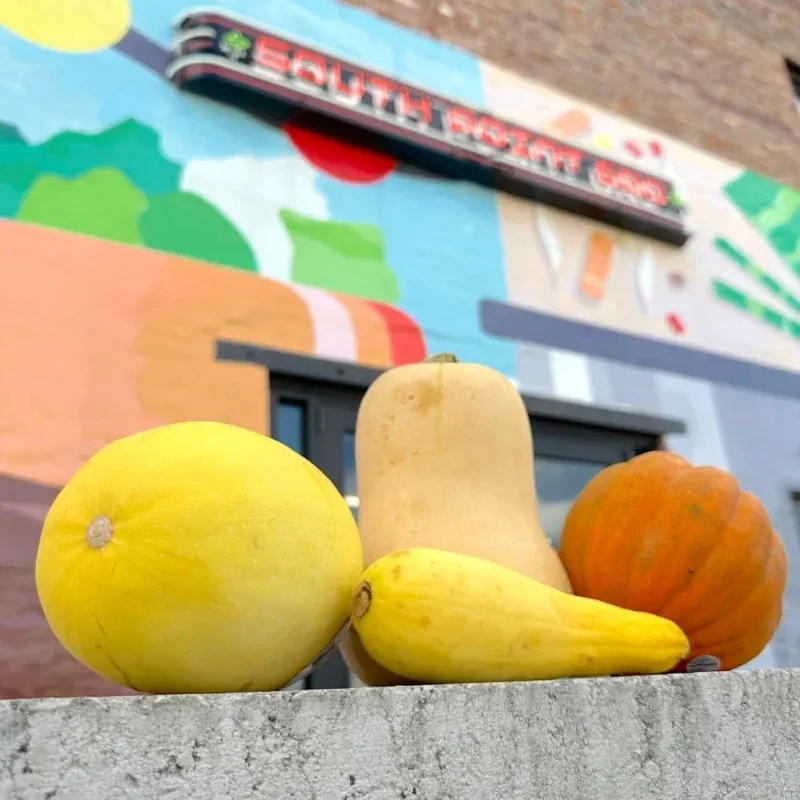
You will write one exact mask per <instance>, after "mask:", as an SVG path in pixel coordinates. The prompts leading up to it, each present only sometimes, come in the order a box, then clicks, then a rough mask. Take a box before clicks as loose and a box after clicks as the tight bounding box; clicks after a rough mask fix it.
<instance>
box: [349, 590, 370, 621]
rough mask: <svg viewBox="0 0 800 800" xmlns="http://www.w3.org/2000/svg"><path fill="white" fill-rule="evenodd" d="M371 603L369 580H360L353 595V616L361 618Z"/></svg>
mask: <svg viewBox="0 0 800 800" xmlns="http://www.w3.org/2000/svg"><path fill="white" fill-rule="evenodd" d="M371 603H372V587H371V586H370V585H369V581H362V582H361V584H360V585H359V587H358V589H356V592H355V595H353V616H354V617H355V618H356V619H361V617H363V616H364V614H366V613H367V611H369V607H370V604H371Z"/></svg>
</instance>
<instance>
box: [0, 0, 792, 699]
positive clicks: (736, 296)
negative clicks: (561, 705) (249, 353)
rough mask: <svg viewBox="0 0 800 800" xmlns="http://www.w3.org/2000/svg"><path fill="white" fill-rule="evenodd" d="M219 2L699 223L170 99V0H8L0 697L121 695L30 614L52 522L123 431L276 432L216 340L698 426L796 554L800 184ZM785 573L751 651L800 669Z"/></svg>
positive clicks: (357, 36)
mask: <svg viewBox="0 0 800 800" xmlns="http://www.w3.org/2000/svg"><path fill="white" fill-rule="evenodd" d="M216 5H217V6H219V7H224V8H225V9H227V10H230V11H233V12H235V13H237V14H241V15H245V16H249V17H252V18H254V19H257V20H258V21H259V22H260V23H261V24H262V25H264V26H268V27H273V28H274V29H275V30H276V31H278V32H280V33H283V34H285V35H287V36H290V37H293V38H296V39H300V40H305V41H308V42H309V43H311V44H316V45H318V46H320V47H323V48H324V49H327V50H328V51H332V52H334V53H336V54H337V55H340V56H342V57H345V58H350V59H352V60H354V61H358V62H361V63H364V64H365V65H368V66H370V67H372V68H374V69H376V70H378V71H380V72H383V73H384V74H391V75H395V76H397V77H398V78H400V79H402V80H405V81H407V82H409V83H412V84H417V85H420V86H424V87H425V88H427V89H429V90H431V91H434V92H437V93H439V94H442V95H445V96H449V97H451V98H453V99H455V100H460V101H462V102H464V103H466V104H468V105H471V106H475V107H485V108H487V109H488V110H489V111H492V112H495V113H497V114H499V115H503V116H505V117H507V118H510V119H513V120H515V121H517V122H519V123H522V124H527V125H530V126H532V127H535V128H538V129H540V130H543V131H545V132H549V133H551V134H553V135H556V136H559V137H560V138H562V139H567V140H570V141H574V142H575V143H578V144H580V145H581V146H584V147H588V148H590V149H595V150H598V151H601V152H607V153H609V154H611V155H613V156H615V157H616V158H618V159H620V160H627V161H630V162H631V163H635V164H637V165H638V166H640V167H642V168H645V169H648V170H651V171H655V172H659V173H664V174H666V175H668V176H669V177H671V178H672V179H673V180H674V181H675V182H676V184H677V185H678V187H679V189H680V192H681V195H682V197H683V198H684V199H685V201H686V202H687V203H688V206H689V208H690V210H691V214H690V218H689V225H690V227H691V228H692V230H693V231H694V235H693V236H692V238H691V240H690V242H689V244H687V245H686V246H685V247H684V248H680V249H678V248H674V247H671V246H669V245H663V244H659V243H653V242H651V241H649V240H645V239H642V238H640V237H637V236H634V235H633V234H629V233H625V232H622V231H619V230H616V229H612V228H608V227H606V226H603V225H601V224H599V223H594V222H589V221H586V220H583V219H578V218H576V217H574V216H571V215H568V214H565V213H562V212H559V211H555V210H553V209H550V208H545V207H541V206H537V205H534V204H532V203H529V202H527V201H523V200H519V199H515V198H511V197H508V196H502V195H498V194H495V193H493V192H490V191H488V190H486V189H483V188H480V187H477V186H473V185H467V184H464V183H460V182H457V181H452V180H446V179H442V178H441V177H436V176H432V175H430V174H426V173H423V172H422V171H420V170H417V169H413V168H411V167H409V166H408V165H404V164H402V163H398V162H397V161H396V160H395V159H394V158H392V157H391V156H389V155H387V154H386V153H383V152H381V151H380V150H379V149H375V148H371V147H369V146H368V145H363V144H359V145H356V144H354V143H353V141H352V140H351V139H349V138H347V137H346V136H343V135H338V134H337V132H336V130H335V129H326V130H324V131H323V130H320V129H319V128H318V126H317V125H316V124H315V123H314V122H313V121H312V120H311V119H310V118H308V117H305V116H304V115H303V114H302V113H293V114H288V115H286V117H285V118H283V119H281V120H280V121H278V122H275V121H274V120H273V121H271V122H270V123H267V122H265V121H264V120H262V119H258V118H256V117H255V116H251V115H249V114H247V113H245V112H243V111H238V110H236V109H233V108H230V107H226V106H223V105H221V104H218V103H214V102H212V101H211V100H207V99H203V98H200V97H198V96H194V95H189V94H184V93H181V92H179V91H178V90H177V89H176V88H175V87H174V86H172V85H171V84H170V83H168V82H167V81H166V80H165V78H164V77H163V71H164V67H165V65H166V62H167V59H168V55H169V47H170V44H171V41H172V37H173V30H172V27H171V23H172V21H173V19H174V18H175V17H176V16H177V15H178V14H179V13H180V12H181V11H184V10H186V5H185V3H184V1H183V0H158V1H157V2H156V0H75V1H74V2H72V3H70V4H62V3H56V2H46V0H41V1H40V2H38V3H35V4H31V3H29V2H26V1H25V0H6V2H5V3H3V4H2V6H1V7H0V25H1V26H2V29H0V53H2V56H3V63H4V69H3V70H2V72H0V246H1V247H2V250H1V251H0V252H1V253H2V256H1V257H0V280H2V284H1V288H0V368H1V369H2V375H3V391H2V392H0V605H2V607H3V608H4V609H13V610H14V611H13V613H11V614H5V615H4V617H3V619H2V620H0V695H2V696H15V695H19V694H61V693H67V694H74V693H84V694H92V693H97V692H102V693H105V692H109V691H116V689H112V687H109V686H108V685H107V684H105V683H104V682H102V681H99V680H98V679H95V678H94V677H93V676H91V675H89V674H88V673H85V672H84V671H82V670H81V669H80V668H78V667H77V666H76V665H75V664H74V663H73V662H72V661H71V659H69V657H68V656H66V655H65V654H63V653H62V652H61V651H60V649H59V648H58V646H57V645H56V644H55V642H54V641H53V640H52V639H51V638H50V636H49V632H48V631H47V630H46V628H45V627H44V626H43V623H42V620H41V617H40V614H39V611H38V604H37V601H36V597H35V593H34V592H33V584H32V570H31V566H32V563H33V557H34V553H35V549H36V541H37V537H38V532H39V527H40V524H41V520H42V518H43V516H44V513H45V512H46V510H47V507H48V506H49V503H50V502H51V500H52V498H53V497H54V495H55V492H56V491H57V490H58V487H60V486H61V485H63V483H64V482H65V481H66V480H67V479H68V478H69V476H70V475H71V474H72V472H73V471H74V470H75V469H76V468H77V466H78V465H79V464H80V463H81V462H82V461H83V460H84V459H86V458H87V457H88V456H89V455H90V454H91V453H93V452H94V451H95V450H96V449H97V448H98V447H100V446H102V445H103V444H104V443H106V442H108V441H110V440H112V439H114V438H116V437H118V436H121V435H125V434H127V433H130V432H132V431H135V430H139V429H142V428H144V427H149V426H153V425H158V424H162V423H166V422H171V421H175V420H180V419H189V418H212V419H219V420H223V421H229V422H233V423H236V424H239V425H244V426H247V427H249V428H252V429H255V430H260V431H265V432H266V431H268V426H269V420H268V398H267V387H266V386H265V382H264V376H263V371H262V370H261V369H260V368H256V367H251V366H247V365H242V364H231V363H226V362H221V361H218V360H217V359H216V343H217V342H218V341H220V340H228V341H240V342H247V343H251V344H257V345H260V346H262V347H271V348H277V349H282V350H288V351H291V352H295V353H301V354H305V355H315V356H320V357H324V358H329V359H338V360H342V361H347V362H354V363H361V364H366V365H373V366H389V365H392V364H400V363H405V362H408V361H414V360H417V359H419V358H420V357H422V356H423V355H424V354H425V353H426V352H428V351H436V350H441V349H447V350H454V351H456V352H458V354H459V355H460V357H461V358H462V359H463V360H476V361H480V362H483V363H485V364H489V365H491V366H493V367H495V368H497V369H499V370H501V371H503V372H504V373H505V374H507V375H509V377H511V378H513V379H514V380H516V382H517V383H518V385H520V387H521V388H522V389H523V390H525V391H529V392H533V393H542V394H547V395H551V396H558V397H565V398H570V399H578V400H582V401H585V402H595V403H601V404H604V405H619V406H626V407H631V408H637V409H640V410H650V411H656V412H658V413H662V414H667V415H670V416H675V417H678V418H681V419H684V420H686V422H687V424H688V426H689V431H688V434H687V435H686V436H680V437H674V438H673V439H672V440H671V442H670V444H671V446H673V447H674V448H675V449H677V450H679V451H680V452H682V453H684V454H685V455H687V456H688V457H690V458H693V459H695V460H697V461H701V462H704V463H712V464H717V465H719V466H723V467H726V468H728V469H731V470H732V471H734V472H735V473H736V474H737V476H738V477H739V478H740V480H742V482H743V483H744V484H745V486H746V487H747V488H750V489H752V490H754V491H756V492H757V493H758V494H759V495H760V496H761V497H762V498H763V499H764V500H765V502H766V503H767V505H768V507H769V509H770V513H771V515H772V517H773V521H774V522H775V524H776V525H777V527H778V528H779V530H781V532H782V533H783V535H784V538H785V539H786V541H787V550H788V552H789V556H790V558H791V559H792V560H793V562H794V563H797V555H798V553H797V546H796V540H797V531H796V529H795V527H794V524H795V523H794V522H793V521H792V518H791V508H790V503H789V492H790V490H792V489H800V192H798V191H796V190H793V189H791V188H788V187H785V186H781V185H779V184H776V183H774V182H772V181H769V180H767V179H765V178H762V177H760V176H758V175H754V174H752V173H749V172H747V171H745V170H742V169H741V168H739V167H737V166H735V165H732V164H728V163H725V162H722V161H720V160H718V159H715V158H712V157H710V156H709V155H707V154H703V153H700V152H698V151H696V150H693V149H691V148H689V147H687V146H685V145H682V144H681V143H679V142H676V141H672V140H668V139H666V138H664V137H661V136H659V135H657V134H656V133H654V132H652V131H648V130H645V129H642V128H640V127H637V126H635V125H633V124H631V123H628V122H626V121H625V120H622V119H619V118H616V117H613V116H611V115H608V114H606V113H605V112H602V111H600V110H598V109H595V108H592V107H590V106H588V105H586V104H581V103H578V102H576V101H575V100H574V99H570V98H568V97H566V96H564V95H561V94H559V93H558V92H556V91H553V90H551V89H549V88H547V87H544V86H540V85H536V84H533V83H531V82H530V81H525V80H523V79H521V78H519V77H518V76H515V75H513V74H510V73H508V72H504V71H502V70H499V69H498V68H496V67H494V66H492V65H489V64H485V63H482V62H480V61H479V60H477V59H476V58H474V57H473V56H471V55H468V54H465V53H462V52H460V51H456V50H454V49H452V48H449V47H447V46H445V45H443V44H441V43H437V42H433V41H429V40H427V39H423V38H421V37H419V36H417V35H416V34H412V33H410V32H407V31H404V30H401V29H398V28H396V27H393V26H391V25H389V24H388V23H385V22H382V21H379V20H378V19H377V18H374V17H372V16H369V15H367V14H365V13H363V12H361V11H359V10H356V9H353V8H350V7H346V6H342V5H338V4H337V3H335V2H333V0H299V1H294V0H271V2H269V3H264V2H258V1H257V0H228V1H227V2H219V3H217V4H216ZM443 311H446V313H443ZM798 583H799V582H798V580H797V579H793V580H792V582H791V585H790V590H789V597H788V604H787V619H788V620H789V622H787V624H786V625H784V627H783V628H782V630H781V632H780V633H779V636H778V637H777V638H776V642H775V645H774V647H773V648H771V649H770V651H769V652H768V653H766V654H765V655H764V657H763V658H762V660H761V661H760V662H759V663H762V664H773V663H782V664H789V663H797V664H800V643H798V640H800V637H798V636H796V635H795V629H794V628H793V626H792V623H791V620H792V619H793V618H794V616H795V612H796V610H797V608H798V605H800V587H799V586H798ZM797 633H800V626H798V630H797ZM19 652H24V653H25V654H26V655H25V659H24V660H22V661H20V658H19Z"/></svg>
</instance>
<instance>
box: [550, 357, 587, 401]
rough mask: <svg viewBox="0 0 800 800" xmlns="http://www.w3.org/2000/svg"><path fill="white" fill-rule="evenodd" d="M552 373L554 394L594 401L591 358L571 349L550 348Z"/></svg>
mask: <svg viewBox="0 0 800 800" xmlns="http://www.w3.org/2000/svg"><path fill="white" fill-rule="evenodd" d="M550 374H551V376H552V379H553V394H555V396H556V397H559V398H561V399H562V400H575V401H577V402H579V403H591V402H593V401H594V392H593V391H592V376H591V372H590V370H589V359H588V357H587V356H584V355H581V354H580V353H573V352H571V351H569V350H556V349H553V348H551V349H550Z"/></svg>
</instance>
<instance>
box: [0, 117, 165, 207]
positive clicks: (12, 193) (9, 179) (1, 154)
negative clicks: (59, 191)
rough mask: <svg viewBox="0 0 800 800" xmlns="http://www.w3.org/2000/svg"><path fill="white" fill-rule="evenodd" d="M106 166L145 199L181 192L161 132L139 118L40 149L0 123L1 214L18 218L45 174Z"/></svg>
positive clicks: (60, 138) (63, 136)
mask: <svg viewBox="0 0 800 800" xmlns="http://www.w3.org/2000/svg"><path fill="white" fill-rule="evenodd" d="M102 167H114V168H115V169H117V170H118V171H119V172H120V173H122V174H123V175H125V176H126V177H127V178H128V180H129V181H130V182H131V183H132V184H133V185H134V186H137V187H138V188H139V190H140V191H141V192H143V193H144V194H146V195H155V194H166V193H167V192H172V191H175V190H177V189H178V183H179V180H180V173H181V166H180V165H179V164H176V163H175V162H173V161H170V160H169V159H168V158H166V157H165V156H164V155H163V153H162V152H161V146H160V141H159V137H158V134H157V133H156V132H155V131H154V130H153V129H152V128H148V127H147V126H146V125H142V124H141V123H139V122H136V121H135V120H130V119H129V120H125V121H124V122H120V123H119V124H118V125H114V126H113V127H111V128H108V129H107V130H105V131H101V132H100V133H96V134H91V133H75V132H72V131H66V132H63V133H59V134H56V135H55V136H53V137H52V138H51V139H48V140H47V141H45V142H43V143H42V144H39V145H31V144H28V143H27V142H26V141H25V140H24V139H23V138H22V137H21V136H20V135H19V133H18V132H17V130H16V129H15V128H12V127H11V126H9V125H0V187H3V188H4V191H3V192H2V193H0V216H8V217H10V216H14V215H15V214H16V212H17V209H18V208H19V204H20V203H21V202H22V198H23V197H24V196H25V194H26V193H27V192H28V190H29V189H30V187H31V186H32V185H33V183H34V182H35V181H36V180H37V178H39V177H40V176H42V175H57V176H60V177H62V178H76V177H78V176H79V175H83V174H84V173H86V172H89V171H91V170H95V169H99V168H102Z"/></svg>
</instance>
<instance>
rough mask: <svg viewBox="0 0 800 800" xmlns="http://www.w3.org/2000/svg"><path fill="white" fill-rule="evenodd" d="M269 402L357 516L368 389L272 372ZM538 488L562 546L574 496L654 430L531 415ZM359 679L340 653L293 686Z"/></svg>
mask: <svg viewBox="0 0 800 800" xmlns="http://www.w3.org/2000/svg"><path fill="white" fill-rule="evenodd" d="M270 388H271V391H270V401H271V414H272V421H273V432H274V436H275V438H276V439H278V440H280V441H282V442H283V443H284V444H286V445H288V446H289V447H292V448H293V449H294V450H296V451H297V452H299V453H301V454H302V455H304V456H305V457H306V458H308V459H309V460H310V461H312V462H314V463H315V464H316V465H317V466H318V467H320V469H322V471H323V472H325V473H326V474H327V475H328V477H329V478H330V479H331V480H332V481H333V482H334V484H336V486H337V487H338V489H339V491H340V492H342V494H343V495H344V497H345V498H346V499H347V502H348V505H349V506H350V508H351V509H352V511H353V513H354V514H355V515H356V518H357V517H358V504H359V501H358V496H357V487H356V470H355V424H356V414H357V412H358V404H359V402H360V400H361V397H362V395H363V390H362V389H357V388H352V389H350V388H346V387H341V386H337V385H336V384H334V383H327V382H322V381H319V382H314V381H307V380H304V379H300V378H290V377H281V376H279V375H275V374H274V373H273V374H272V375H271V376H270ZM531 427H532V430H533V435H534V452H535V462H534V463H535V471H536V491H537V499H538V505H539V513H540V517H541V520H542V525H543V527H544V530H545V532H546V533H547V535H548V536H549V537H550V538H551V540H552V541H553V544H554V545H555V546H556V547H557V546H558V540H559V537H560V534H561V528H562V525H563V523H564V517H565V515H566V513H567V510H568V509H569V506H570V505H571V503H572V501H573V500H574V499H575V497H576V496H577V495H578V494H579V492H580V491H581V490H582V489H583V487H584V486H585V485H586V483H587V482H588V481H589V480H590V479H591V478H592V477H593V476H594V475H596V474H597V473H598V472H599V471H600V470H601V469H603V468H604V467H606V466H609V465H610V464H614V463H616V462H619V461H626V460H628V459H629V458H632V457H633V456H634V455H637V454H638V453H640V452H645V451H647V450H653V449H655V448H656V447H657V446H658V440H657V438H656V437H655V436H653V435H647V434H640V433H629V432H625V431H620V430H615V429H610V428H604V427H600V426H595V425H582V424H575V423H572V422H568V421H559V420H553V419H549V418H546V417H541V416H532V417H531ZM349 685H352V680H351V677H350V675H349V673H348V670H347V667H346V665H345V664H344V661H343V659H342V658H341V656H340V655H339V653H338V652H334V653H332V654H331V655H330V656H329V657H328V658H327V660H326V661H325V662H324V663H323V664H322V665H321V666H320V667H319V668H318V669H317V670H316V671H315V672H314V673H313V674H312V675H310V676H308V677H306V678H305V679H304V680H303V681H302V683H300V682H298V684H296V685H295V686H293V687H292V688H339V687H345V686H349Z"/></svg>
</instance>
